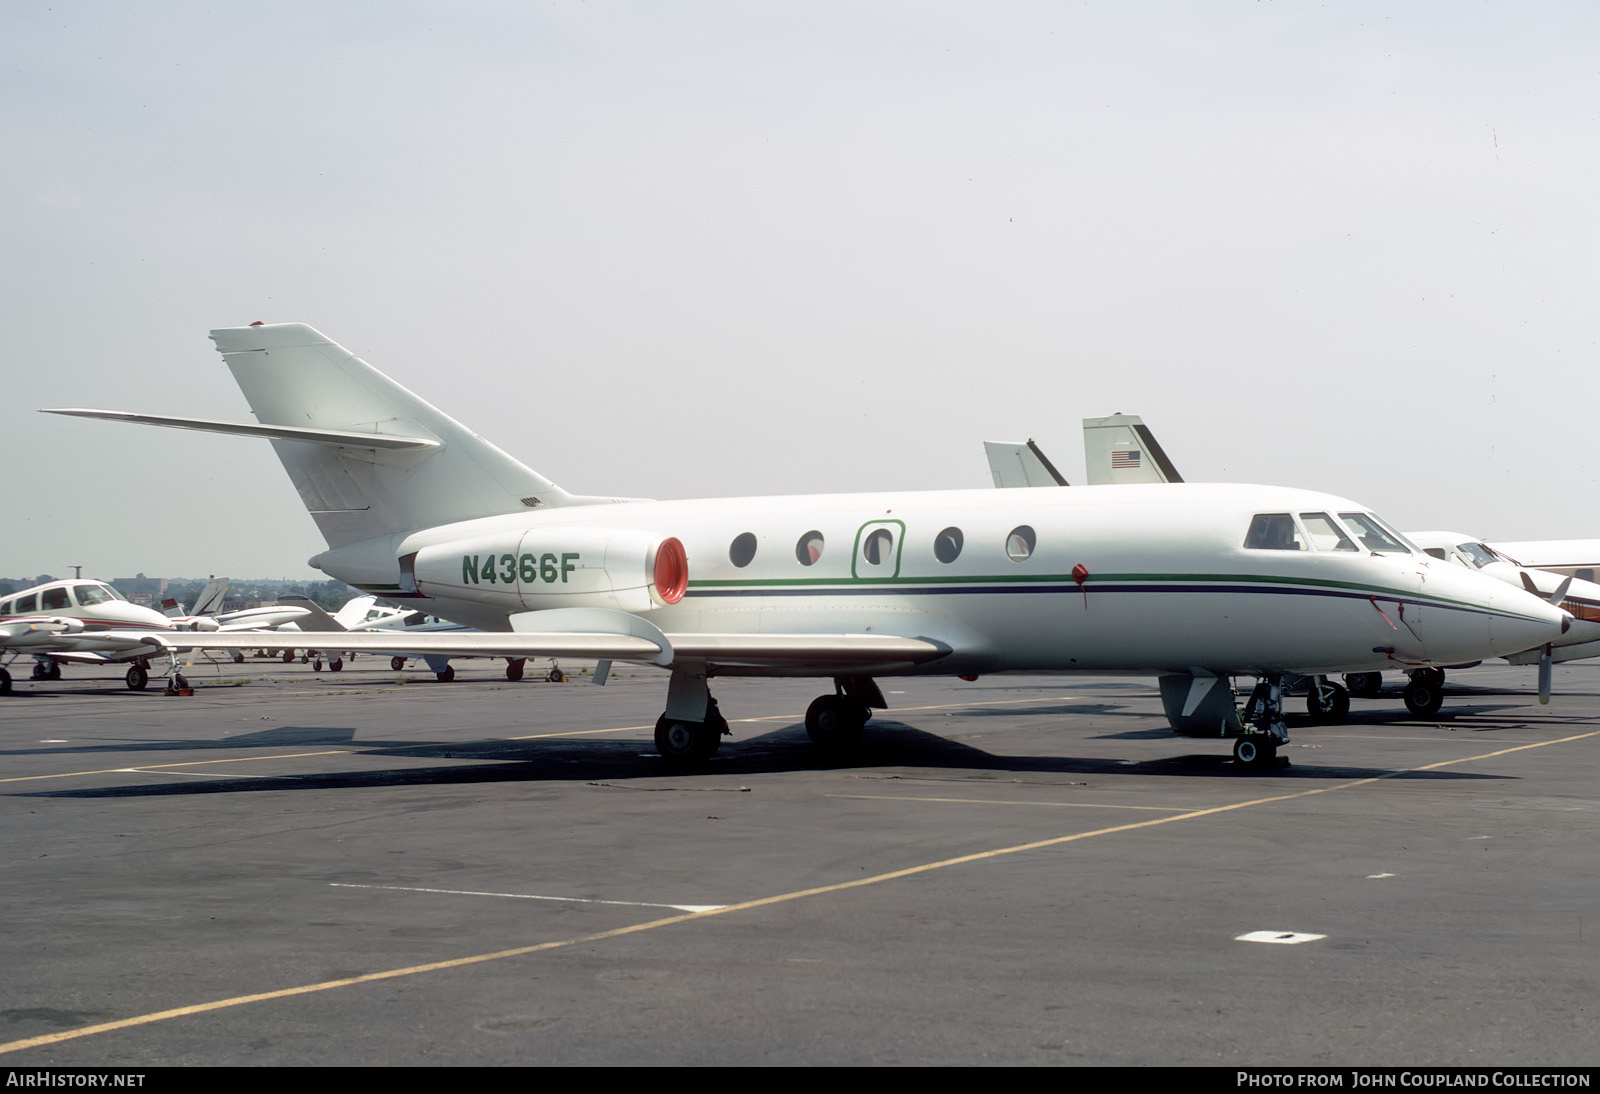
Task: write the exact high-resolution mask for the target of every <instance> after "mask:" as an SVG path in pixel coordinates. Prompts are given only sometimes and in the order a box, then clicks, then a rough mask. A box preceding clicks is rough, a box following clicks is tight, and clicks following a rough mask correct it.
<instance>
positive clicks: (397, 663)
mask: <svg viewBox="0 0 1600 1094" xmlns="http://www.w3.org/2000/svg"><path fill="white" fill-rule="evenodd" d="M389 667H390V668H392V669H394V671H395V672H399V671H400V670H401V669H403V668H405V667H406V659H405V658H404V657H391V658H389Z"/></svg>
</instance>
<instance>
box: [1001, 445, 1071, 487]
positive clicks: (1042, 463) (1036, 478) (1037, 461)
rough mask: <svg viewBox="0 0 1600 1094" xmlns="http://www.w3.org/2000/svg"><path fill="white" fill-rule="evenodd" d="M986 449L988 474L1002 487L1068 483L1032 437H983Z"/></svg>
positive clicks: (1064, 484) (1063, 484)
mask: <svg viewBox="0 0 1600 1094" xmlns="http://www.w3.org/2000/svg"><path fill="white" fill-rule="evenodd" d="M983 453H984V455H985V456H987V457H988V458H989V474H990V475H992V476H993V477H994V484H995V486H997V487H1000V488H1001V489H1004V488H1006V487H1010V486H1066V485H1067V480H1066V479H1064V478H1062V477H1061V473H1060V472H1059V471H1057V470H1056V469H1055V467H1054V465H1052V464H1051V463H1050V461H1049V460H1048V459H1046V458H1045V454H1044V453H1043V452H1041V451H1040V450H1039V446H1038V445H1036V444H1034V443H1033V441H1032V440H1031V439H1030V440H1026V441H984V442H983Z"/></svg>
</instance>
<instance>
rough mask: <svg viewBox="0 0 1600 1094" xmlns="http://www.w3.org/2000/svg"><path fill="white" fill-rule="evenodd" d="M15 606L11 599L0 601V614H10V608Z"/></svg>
mask: <svg viewBox="0 0 1600 1094" xmlns="http://www.w3.org/2000/svg"><path fill="white" fill-rule="evenodd" d="M16 606H17V605H16V602H15V601H12V600H7V601H4V602H0V615H10V614H11V609H13V608H15V607H16Z"/></svg>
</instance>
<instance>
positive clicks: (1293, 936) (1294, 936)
mask: <svg viewBox="0 0 1600 1094" xmlns="http://www.w3.org/2000/svg"><path fill="white" fill-rule="evenodd" d="M1327 937H1328V936H1327V935H1325V934H1301V933H1299V932H1298V931H1250V932H1248V933H1247V934H1242V935H1239V936H1238V937H1237V938H1235V939H1234V941H1235V942H1275V943H1277V944H1278V945H1280V946H1293V945H1295V944H1296V943H1298V942H1315V941H1317V940H1318V939H1322V938H1327Z"/></svg>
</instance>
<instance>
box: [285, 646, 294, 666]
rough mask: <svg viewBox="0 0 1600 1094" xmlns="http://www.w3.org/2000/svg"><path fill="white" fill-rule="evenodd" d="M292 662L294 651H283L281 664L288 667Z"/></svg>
mask: <svg viewBox="0 0 1600 1094" xmlns="http://www.w3.org/2000/svg"><path fill="white" fill-rule="evenodd" d="M293 661H294V650H284V651H283V663H284V664H285V665H288V664H291V663H293Z"/></svg>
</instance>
